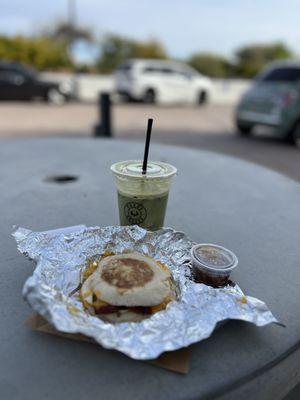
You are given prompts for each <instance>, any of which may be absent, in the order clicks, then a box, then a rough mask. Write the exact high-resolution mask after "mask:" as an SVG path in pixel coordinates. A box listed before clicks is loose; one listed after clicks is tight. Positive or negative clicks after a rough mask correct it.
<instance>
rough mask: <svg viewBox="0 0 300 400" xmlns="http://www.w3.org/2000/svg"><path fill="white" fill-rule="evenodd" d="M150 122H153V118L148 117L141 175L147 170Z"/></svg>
mask: <svg viewBox="0 0 300 400" xmlns="http://www.w3.org/2000/svg"><path fill="white" fill-rule="evenodd" d="M152 124H153V119H152V118H149V119H148V126H147V136H146V143H145V151H144V161H143V172H142V174H143V175H146V172H147V164H148V154H149V147H150V139H151V132H152Z"/></svg>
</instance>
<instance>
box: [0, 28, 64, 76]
mask: <svg viewBox="0 0 300 400" xmlns="http://www.w3.org/2000/svg"><path fill="white" fill-rule="evenodd" d="M0 59H4V60H9V61H17V62H21V63H24V64H27V65H28V66H31V67H35V68H36V69H38V70H46V69H52V70H57V69H66V68H70V67H71V65H72V63H71V60H70V58H69V56H68V52H67V49H66V46H65V44H64V43H63V42H61V41H56V40H53V39H50V38H48V37H44V36H39V37H33V38H27V37H24V36H15V37H7V36H0Z"/></svg>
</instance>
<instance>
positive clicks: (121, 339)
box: [13, 226, 277, 360]
mask: <svg viewBox="0 0 300 400" xmlns="http://www.w3.org/2000/svg"><path fill="white" fill-rule="evenodd" d="M13 236H14V238H15V240H16V242H17V245H18V249H19V250H20V252H21V253H23V254H24V255H26V256H28V257H29V258H30V259H32V260H34V261H35V262H36V263H37V265H36V268H35V270H34V272H33V274H32V276H31V277H30V278H28V279H27V281H26V282H25V285H24V288H23V296H24V298H25V299H26V300H27V302H28V303H29V304H30V306H31V307H32V308H33V309H34V310H35V311H37V312H38V313H39V314H41V315H42V316H43V317H44V318H45V319H47V320H48V322H49V323H51V324H52V325H53V326H54V327H55V328H56V329H57V330H59V331H62V332H68V333H81V334H83V335H86V336H89V337H91V338H93V339H94V340H95V341H96V342H98V343H99V344H101V345H102V346H103V347H105V348H108V349H115V350H119V351H121V352H122V353H125V354H127V355H128V356H129V357H132V358H134V359H140V360H146V359H153V358H156V357H157V356H159V355H160V354H161V353H163V352H164V351H171V350H176V349H179V348H181V347H185V346H189V345H190V344H192V343H195V342H199V341H201V340H203V339H206V338H208V337H209V336H210V335H211V334H212V332H213V331H214V329H215V328H216V326H217V324H218V323H220V322H222V321H225V320H229V319H238V320H243V321H247V322H252V323H253V324H255V325H257V326H263V325H267V324H270V323H272V322H277V320H276V318H275V317H274V316H273V315H272V313H271V311H270V310H269V309H268V307H267V306H266V304H265V303H263V302H262V301H260V300H258V299H255V298H253V297H249V296H247V297H246V296H244V294H243V293H242V291H241V289H240V288H239V287H238V286H237V285H235V286H233V287H232V286H227V287H224V288H220V289H214V288H212V287H209V286H206V285H203V284H199V283H195V282H194V281H193V280H192V279H191V259H190V249H191V247H192V246H193V245H194V244H195V243H194V242H192V241H191V240H190V239H189V238H188V237H187V236H186V235H185V234H184V233H182V232H177V231H174V230H173V229H170V228H164V229H161V230H159V231H156V232H148V231H146V230H144V229H142V228H140V227H138V226H132V227H120V226H108V227H104V228H99V227H95V228H94V227H91V228H90V227H89V228H87V227H85V226H79V227H76V229H75V228H74V229H72V228H68V229H63V230H57V231H48V232H32V231H30V230H28V229H25V228H20V227H19V228H16V229H15V231H14V232H13ZM107 249H109V250H112V251H113V252H115V253H122V252H124V251H127V250H131V249H134V250H135V251H138V252H141V253H144V254H148V255H150V256H151V257H153V258H155V259H156V260H159V261H161V262H162V263H164V264H166V265H168V267H169V268H170V270H171V271H172V274H173V277H174V280H175V282H176V285H177V291H178V299H177V301H173V302H172V303H170V304H169V305H168V307H167V308H166V310H164V311H161V312H158V313H156V314H154V315H153V316H151V317H150V318H147V319H145V320H143V321H142V322H138V323H118V324H110V323H107V322H104V321H102V320H101V319H99V318H98V317H96V316H92V315H90V314H89V313H88V312H87V311H86V310H85V309H84V308H83V305H82V303H81V301H80V299H79V295H78V292H76V288H77V287H78V284H79V282H80V279H81V271H82V269H83V267H84V265H85V263H86V259H87V258H89V257H91V256H94V255H96V254H101V253H103V252H104V251H105V250H107ZM74 291H75V293H74Z"/></svg>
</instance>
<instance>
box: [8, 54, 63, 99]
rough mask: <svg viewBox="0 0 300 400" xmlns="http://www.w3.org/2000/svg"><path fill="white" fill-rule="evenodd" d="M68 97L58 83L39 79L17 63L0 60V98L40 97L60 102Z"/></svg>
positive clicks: (31, 71)
mask: <svg viewBox="0 0 300 400" xmlns="http://www.w3.org/2000/svg"><path fill="white" fill-rule="evenodd" d="M69 97H70V94H69V93H67V91H64V90H63V89H62V87H61V86H60V85H59V83H56V82H49V81H44V80H41V79H39V77H38V75H37V74H36V73H35V72H34V71H33V70H31V69H29V68H27V67H24V66H23V65H21V64H19V63H14V62H5V61H0V100H33V99H35V98H40V99H42V100H45V101H49V102H51V103H55V104H62V103H64V102H65V101H66V100H67V99H68V98H69Z"/></svg>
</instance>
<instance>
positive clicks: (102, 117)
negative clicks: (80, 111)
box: [94, 93, 113, 137]
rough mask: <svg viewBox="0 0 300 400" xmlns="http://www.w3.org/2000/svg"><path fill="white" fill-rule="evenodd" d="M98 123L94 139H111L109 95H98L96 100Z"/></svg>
mask: <svg viewBox="0 0 300 400" xmlns="http://www.w3.org/2000/svg"><path fill="white" fill-rule="evenodd" d="M98 110H99V123H98V124H97V125H96V126H95V129H94V135H95V136H96V137H101V136H102V137H112V136H113V135H112V123H111V101H110V95H109V93H100V95H99V99H98Z"/></svg>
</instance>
